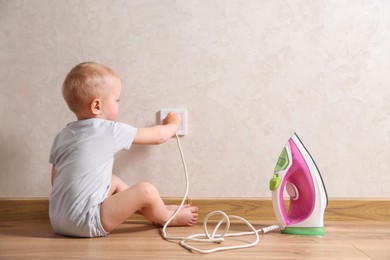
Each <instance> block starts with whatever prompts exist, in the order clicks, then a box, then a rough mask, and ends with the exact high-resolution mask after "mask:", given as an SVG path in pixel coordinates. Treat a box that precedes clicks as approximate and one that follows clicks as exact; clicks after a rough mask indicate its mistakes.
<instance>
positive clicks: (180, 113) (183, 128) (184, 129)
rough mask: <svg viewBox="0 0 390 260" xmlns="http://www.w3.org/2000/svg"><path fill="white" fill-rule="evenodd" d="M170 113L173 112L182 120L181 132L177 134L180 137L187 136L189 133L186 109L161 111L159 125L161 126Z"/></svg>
mask: <svg viewBox="0 0 390 260" xmlns="http://www.w3.org/2000/svg"><path fill="white" fill-rule="evenodd" d="M169 112H173V113H175V114H177V115H178V116H180V118H181V125H180V129H179V131H177V134H178V135H180V136H184V135H187V133H188V125H187V109H185V108H172V109H170V108H165V109H161V110H160V122H158V123H160V124H161V123H162V121H163V120H164V119H165V117H166V116H167V115H168V113H169Z"/></svg>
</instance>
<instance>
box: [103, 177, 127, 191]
mask: <svg viewBox="0 0 390 260" xmlns="http://www.w3.org/2000/svg"><path fill="white" fill-rule="evenodd" d="M128 188H129V185H127V184H126V183H125V182H123V181H122V180H121V179H120V178H119V177H118V176H116V175H115V174H113V175H112V177H111V187H110V191H109V193H108V195H109V196H111V195H113V194H115V193H118V192H121V191H124V190H127V189H128Z"/></svg>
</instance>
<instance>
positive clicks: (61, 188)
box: [49, 62, 198, 237]
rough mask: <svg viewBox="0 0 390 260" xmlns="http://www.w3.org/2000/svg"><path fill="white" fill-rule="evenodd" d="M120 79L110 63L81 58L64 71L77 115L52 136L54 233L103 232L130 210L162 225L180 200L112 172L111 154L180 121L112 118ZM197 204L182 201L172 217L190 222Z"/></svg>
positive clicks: (154, 138) (157, 137) (164, 134)
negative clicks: (142, 122)
mask: <svg viewBox="0 0 390 260" xmlns="http://www.w3.org/2000/svg"><path fill="white" fill-rule="evenodd" d="M120 93H121V81H120V80H119V77H118V75H117V74H116V73H115V72H114V71H113V70H112V69H111V68H109V67H106V66H104V65H101V64H97V63H94V62H85V63H81V64H79V65H77V66H76V67H74V68H73V69H72V70H71V71H70V72H69V73H68V75H67V76H66V78H65V81H64V84H63V87H62V94H63V96H64V99H65V101H66V103H67V104H68V107H69V109H70V110H71V111H72V112H73V113H74V114H75V115H76V117H77V121H74V122H71V123H69V124H68V125H67V126H66V127H65V128H64V129H63V130H62V131H61V132H60V133H59V134H58V135H57V136H56V137H55V139H54V142H53V146H52V148H51V152H50V159H49V162H50V163H51V164H52V173H51V182H52V186H53V189H52V192H51V194H50V197H49V216H50V222H51V225H52V227H53V229H54V230H55V232H57V233H58V234H62V235H68V236H77V237H99V236H106V235H108V234H109V233H110V232H111V231H112V230H114V229H115V228H116V227H117V226H118V225H120V224H121V223H122V222H123V221H125V220H126V219H127V218H128V217H129V216H131V215H132V214H134V213H140V214H142V215H143V216H145V217H146V218H147V219H149V220H150V221H152V222H153V223H156V224H158V225H161V226H162V225H164V224H165V222H166V221H167V220H168V219H169V218H170V217H171V215H172V214H173V213H174V211H175V210H177V209H178V206H175V205H165V204H164V202H163V201H162V199H161V197H160V194H159V192H158V190H157V189H156V188H155V187H154V186H153V185H152V184H150V183H147V182H141V183H138V184H135V185H134V186H131V187H129V186H128V185H127V184H125V183H124V182H123V181H122V180H121V179H120V178H119V177H118V176H116V175H114V174H113V173H112V167H113V162H114V155H115V154H116V153H117V152H119V151H121V150H129V149H130V146H131V144H132V143H134V144H161V143H164V142H165V141H167V140H168V139H169V138H170V137H172V136H173V135H174V134H175V133H176V132H177V130H178V129H179V126H180V117H178V116H177V115H176V114H174V113H169V114H168V116H167V117H166V118H165V120H164V121H163V124H162V125H155V126H152V127H147V128H138V129H136V128H134V127H132V126H130V125H127V124H124V123H120V122H115V119H116V118H117V116H118V112H119V97H120ZM197 218H198V209H197V208H196V207H192V206H189V205H185V206H184V207H183V208H182V209H181V210H180V212H179V213H178V214H177V215H176V217H175V218H174V219H173V221H172V222H171V225H174V226H192V225H194V224H195V223H196V221H197Z"/></svg>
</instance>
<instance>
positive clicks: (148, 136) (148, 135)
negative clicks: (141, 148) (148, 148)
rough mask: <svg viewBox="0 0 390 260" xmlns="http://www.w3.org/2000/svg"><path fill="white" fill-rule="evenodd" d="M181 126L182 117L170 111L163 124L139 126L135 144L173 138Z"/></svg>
mask: <svg viewBox="0 0 390 260" xmlns="http://www.w3.org/2000/svg"><path fill="white" fill-rule="evenodd" d="M179 128H180V117H179V116H178V115H176V114H175V113H172V112H170V113H168V115H167V117H166V118H165V119H164V121H163V124H162V125H155V126H151V127H146V128H138V131H137V134H136V136H135V138H134V141H133V143H134V144H161V143H164V142H165V141H167V140H168V139H169V138H171V137H172V136H173V135H174V134H175V133H176V132H177V131H178V130H179Z"/></svg>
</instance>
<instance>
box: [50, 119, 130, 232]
mask: <svg viewBox="0 0 390 260" xmlns="http://www.w3.org/2000/svg"><path fill="white" fill-rule="evenodd" d="M136 133H137V129H136V128H134V127H132V126H129V125H127V124H123V123H119V122H113V121H108V120H103V119H97V118H92V119H86V120H80V121H76V122H72V123H69V124H68V125H67V126H66V127H65V128H64V129H63V130H62V131H61V132H60V133H59V134H58V135H57V136H56V138H55V139H54V143H53V146H52V148H51V152H50V159H49V162H50V163H52V164H54V165H55V169H56V172H57V174H56V176H55V179H54V183H53V190H52V192H51V194H50V197H49V216H50V222H51V225H52V227H53V229H54V231H55V232H56V233H58V234H62V235H68V236H77V237H98V236H106V235H107V234H108V233H107V232H106V231H105V230H104V228H103V227H102V225H101V222H100V204H101V203H102V202H103V201H104V199H105V198H106V196H107V194H108V191H109V189H110V184H111V177H112V167H113V162H114V155H115V154H116V153H117V152H118V151H120V150H128V149H130V146H131V144H132V142H133V139H134V137H135V135H136Z"/></svg>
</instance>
